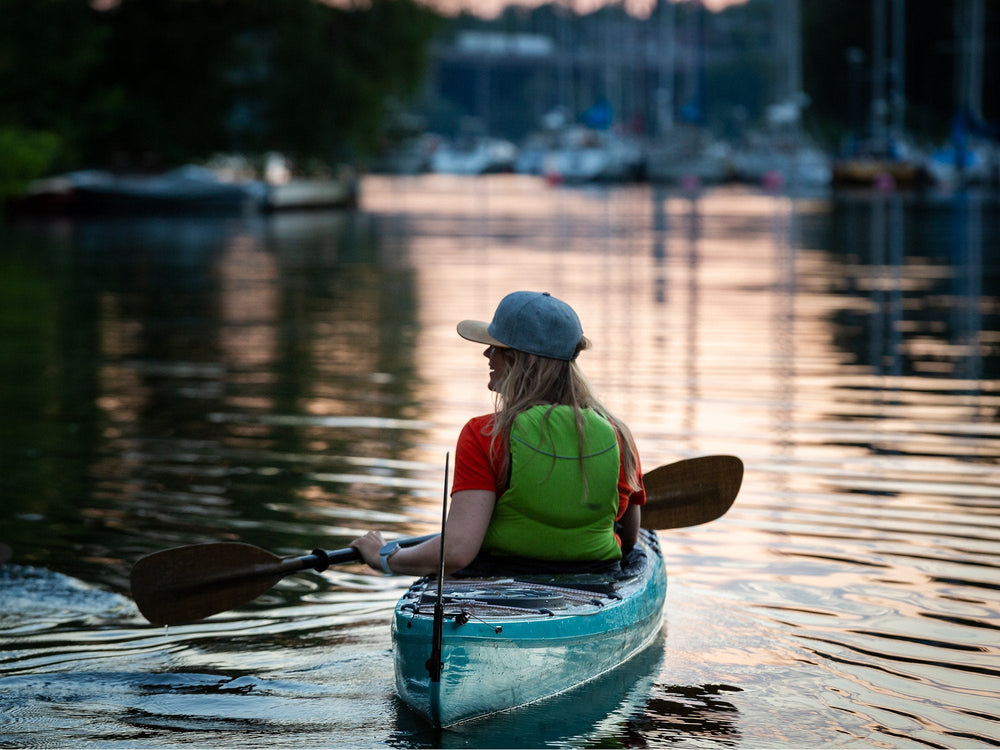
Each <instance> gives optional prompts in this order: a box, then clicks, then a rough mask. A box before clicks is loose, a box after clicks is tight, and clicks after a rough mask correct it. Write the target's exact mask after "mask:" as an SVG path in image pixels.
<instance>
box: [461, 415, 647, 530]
mask: <svg viewBox="0 0 1000 750" xmlns="http://www.w3.org/2000/svg"><path fill="white" fill-rule="evenodd" d="M493 418H494V415H493V414H484V415H483V416H481V417H473V418H472V419H470V420H469V421H468V422H466V424H465V427H463V428H462V432H461V433H460V434H459V436H458V446H457V447H456V449H455V479H454V481H453V482H452V487H451V491H452V492H453V493H455V492H461V491H462V490H489V491H491V492H496V493H497V495H498V496H499V494H500V492H499V485H500V467H501V466H502V465H503V459H504V454H505V453H506V451H507V446H506V445H504V444H503V441H497V443H496V447H495V450H494V451H493V453H494V455H493V456H492V458H491V457H490V455H489V453H490V442H491V440H492V438H491V437H490V434H489V428H490V425H491V424H492V423H493ZM621 446H622V443H621V436H619V438H618V449H619V451H621ZM619 463H620V465H621V467H622V468H621V469H619V473H618V514H617V515H616V516H615V519H616V520H617V519H619V518H621V517H622V515H624V513H625V511H626V510H628V506H629V505H643V504H645V502H646V490H645V489H644V488H643V487H642V469H641V468H640V469H639V472H638V473H639V487H640V488H639V489H638V490H635V491H633V490H632V489H631V487H629V483H628V481H627V479H626V477H625V468H624V461H621V462H619Z"/></svg>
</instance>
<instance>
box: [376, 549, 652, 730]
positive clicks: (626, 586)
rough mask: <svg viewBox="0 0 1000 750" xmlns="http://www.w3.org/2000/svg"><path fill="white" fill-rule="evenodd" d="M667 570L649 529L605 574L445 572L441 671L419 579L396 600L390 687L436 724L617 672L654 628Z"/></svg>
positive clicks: (431, 592) (429, 592) (428, 602)
mask: <svg viewBox="0 0 1000 750" xmlns="http://www.w3.org/2000/svg"><path fill="white" fill-rule="evenodd" d="M665 595H666V573H665V570H664V566H663V560H662V557H661V555H660V552H659V546H658V541H657V539H656V536H655V534H652V533H649V532H643V534H642V535H641V538H640V542H639V544H637V546H636V549H634V550H633V551H632V553H630V555H629V556H628V557H627V558H626V560H625V561H623V564H622V566H621V570H618V571H615V572H614V573H612V574H597V573H580V574H544V575H528V576H516V577H494V578H446V579H445V581H444V585H443V595H442V601H443V604H444V622H443V629H442V658H441V661H442V664H443V667H442V671H441V678H440V681H432V680H431V678H430V675H429V672H428V669H427V661H428V657H429V656H430V649H431V634H432V629H433V610H434V604H435V602H436V600H437V580H436V579H430V578H425V579H421V580H419V581H417V582H416V583H415V584H414V585H413V586H412V587H411V588H410V590H409V591H407V592H406V594H404V595H403V597H401V599H400V600H399V602H398V604H397V605H396V611H395V615H394V618H393V626H392V636H393V646H394V651H395V654H394V656H395V659H394V661H395V670H396V688H397V691H398V693H399V695H400V697H401V698H402V700H403V701H404V702H406V703H407V704H408V705H409V706H410V707H411V708H413V709H414V710H416V711H417V712H418V713H420V714H422V715H423V716H424V717H425V718H426V719H427V720H428V721H429V722H430V723H432V724H434V725H436V726H448V725H450V724H455V723H458V722H461V721H465V720H468V719H472V718H476V717H479V716H485V715H489V714H491V713H496V712H499V711H505V710H509V709H512V708H516V707H519V706H523V705H527V704H529V703H533V702H535V701H538V700H542V699H544V698H547V697H550V696H553V695H557V694H559V693H561V692H564V691H566V690H569V689H570V688H573V687H575V686H577V685H580V684H582V683H584V682H587V681H589V680H592V679H594V678H596V677H598V676H600V675H601V674H604V673H605V672H607V671H609V670H612V669H614V668H615V667H617V666H619V665H621V664H622V663H623V662H625V661H627V660H628V659H630V658H631V657H633V656H635V655H636V654H637V653H639V652H640V651H642V650H643V649H644V648H645V647H646V646H647V645H649V643H650V642H651V641H652V640H653V639H654V638H655V636H656V634H657V633H658V632H659V630H660V626H661V623H662V616H663V603H664V599H665Z"/></svg>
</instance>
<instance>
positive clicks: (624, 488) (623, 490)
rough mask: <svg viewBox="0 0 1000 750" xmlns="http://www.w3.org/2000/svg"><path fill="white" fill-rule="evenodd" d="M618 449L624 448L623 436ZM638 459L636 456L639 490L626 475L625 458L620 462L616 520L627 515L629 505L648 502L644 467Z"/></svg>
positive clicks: (619, 440) (619, 439)
mask: <svg viewBox="0 0 1000 750" xmlns="http://www.w3.org/2000/svg"><path fill="white" fill-rule="evenodd" d="M618 449H619V451H621V450H624V446H623V445H622V441H621V437H619V438H618ZM638 461H639V459H638V457H636V473H637V474H638V475H639V476H638V479H639V489H637V490H633V489H632V487H631V486H630V483H629V481H628V478H627V477H626V476H625V461H624V459H623V460H622V461H621V462H620V465H621V468H620V469H619V470H618V515H617V516H615V520H617V519H619V518H621V517H622V516H623V515H625V511H626V510H628V506H630V505H645V504H646V487H645V486H644V485H643V483H642V467H641V466H640V465H638Z"/></svg>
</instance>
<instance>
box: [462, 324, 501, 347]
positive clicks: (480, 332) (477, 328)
mask: <svg viewBox="0 0 1000 750" xmlns="http://www.w3.org/2000/svg"><path fill="white" fill-rule="evenodd" d="M488 328H489V323H484V322H483V321H481V320H463V321H462V322H461V323H459V324H458V335H459V336H461V337H462V338H463V339H466V340H468V341H475V342H477V343H480V344H489V345H490V346H502V347H503V348H504V349H509V348H510V347H508V346H507V345H506V344H505V343H503V342H502V341H497V340H496V339H495V338H493V337H492V336H490V334H489V331H488V330H487V329H488Z"/></svg>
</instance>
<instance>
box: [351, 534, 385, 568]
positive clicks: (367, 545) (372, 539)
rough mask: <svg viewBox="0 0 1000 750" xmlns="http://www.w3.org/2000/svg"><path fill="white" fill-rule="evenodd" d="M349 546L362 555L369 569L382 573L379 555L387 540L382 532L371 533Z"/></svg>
mask: <svg viewBox="0 0 1000 750" xmlns="http://www.w3.org/2000/svg"><path fill="white" fill-rule="evenodd" d="M348 546H350V547H353V548H354V549H356V550H357V551H358V552H360V553H361V558H362V559H363V560H364V561H365V562H366V563H367V564H368V567H369V568H371V569H372V570H374V571H376V572H378V573H381V572H382V563H381V562H380V561H379V557H378V553H379V550H381V549H382V547H384V546H385V538H384V537H383V536H382V533H381V532H379V531H369V532H368V533H367V534H365V535H364V536H361V537H358V538H357V539H355V540H354V541H353V542H351V543H350V545H348Z"/></svg>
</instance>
